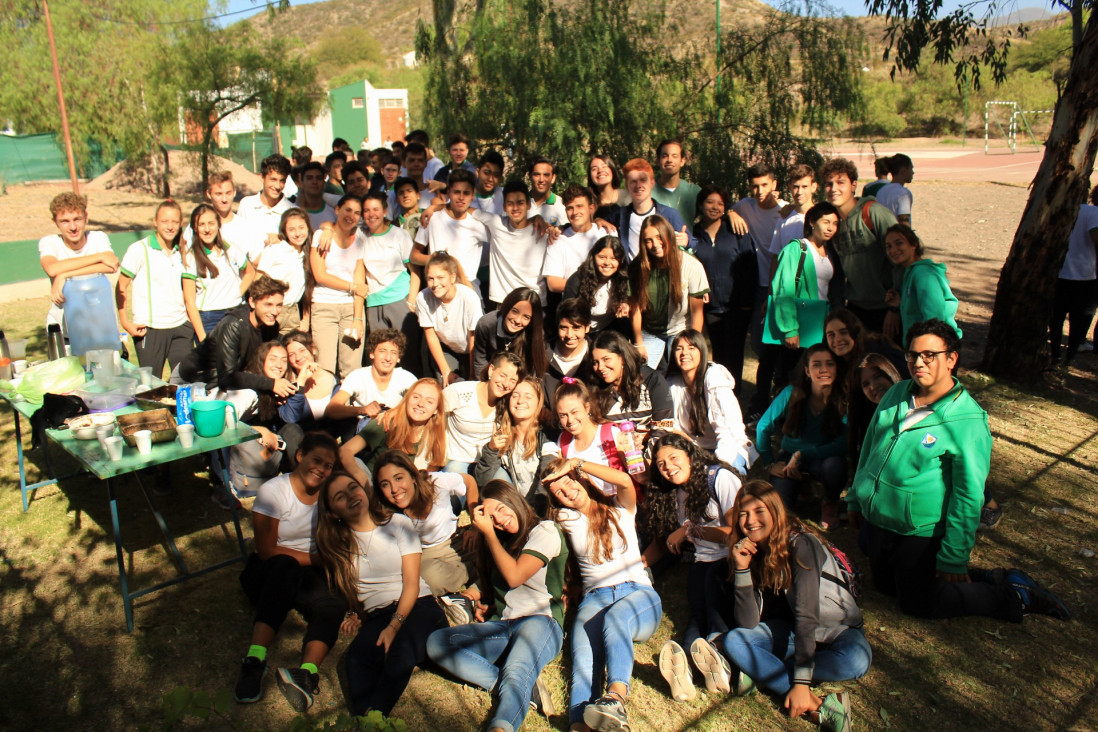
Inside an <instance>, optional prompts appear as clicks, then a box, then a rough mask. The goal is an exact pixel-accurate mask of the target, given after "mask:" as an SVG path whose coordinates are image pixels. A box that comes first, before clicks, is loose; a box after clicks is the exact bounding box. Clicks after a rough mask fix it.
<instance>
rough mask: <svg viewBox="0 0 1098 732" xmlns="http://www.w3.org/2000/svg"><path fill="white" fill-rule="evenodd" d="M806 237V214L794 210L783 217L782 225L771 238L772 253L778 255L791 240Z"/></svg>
mask: <svg viewBox="0 0 1098 732" xmlns="http://www.w3.org/2000/svg"><path fill="white" fill-rule="evenodd" d="M803 238H804V214H803V213H797V212H796V211H794V212H793V213H791V214H789V216H787V217H786V218H784V219H782V223H781V226H779V227H778V229H777V231H775V232H774V238H773V239H771V240H770V254H771V255H772V256H777V255H778V254H780V253H781V251H782V250H783V249H785V248H786V246H788V245H789V242H791V241H797V240H798V239H803Z"/></svg>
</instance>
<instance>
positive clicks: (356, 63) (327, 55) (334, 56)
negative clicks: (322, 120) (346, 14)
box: [310, 26, 385, 87]
mask: <svg viewBox="0 0 1098 732" xmlns="http://www.w3.org/2000/svg"><path fill="white" fill-rule="evenodd" d="M362 30H363V29H362V28H352V27H348V26H344V27H340V28H334V29H332V30H331V31H330V32H328V33H326V34H325V35H324V37H323V38H321V39H320V42H319V43H317V44H316V48H315V49H313V50H312V51H311V52H310V56H311V57H312V58H313V59H314V60H315V61H316V69H317V73H318V74H319V75H320V77H321V78H323V79H329V78H330V79H332V81H331V86H332V87H337V86H342V85H343V84H347V83H349V82H352V81H358V80H360V79H363V78H369V77H368V76H365V75H363V74H362V73H361V72H359V75H358V76H353V77H350V78H347V79H346V81H342V82H338V81H337V79H341V78H344V77H346V76H347V74H348V73H351V72H348V71H344V70H345V69H347V68H348V67H353V68H356V69H357V68H368V69H378V68H380V67H382V66H384V65H385V52H384V51H383V50H382V48H381V44H380V43H378V42H377V40H376V39H375V38H373V37H372V36H369V35H366V34H365V33H363V32H362ZM375 73H376V72H375ZM333 77H334V78H333ZM370 83H371V84H372V83H373V80H371V81H370Z"/></svg>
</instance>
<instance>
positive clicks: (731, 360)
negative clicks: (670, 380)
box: [705, 310, 751, 396]
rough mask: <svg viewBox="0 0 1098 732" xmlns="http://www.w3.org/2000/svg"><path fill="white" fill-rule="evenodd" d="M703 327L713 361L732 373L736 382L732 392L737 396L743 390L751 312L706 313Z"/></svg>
mask: <svg viewBox="0 0 1098 732" xmlns="http://www.w3.org/2000/svg"><path fill="white" fill-rule="evenodd" d="M705 325H706V327H707V328H708V329H709V342H710V343H711V344H712V346H713V353H712V356H713V360H714V361H716V362H717V363H719V364H721V365H722V366H724V367H725V368H727V369H728V370H729V371H730V372H731V373H732V377H733V378H734V379H735V380H736V386H735V387H733V391H735V393H736V395H737V396H739V394H740V391H741V389H742V388H743V386H742V385H743V357H744V350H745V349H746V348H747V334H748V332H750V330H751V311H750V310H729V311H726V312H723V313H706V314H705Z"/></svg>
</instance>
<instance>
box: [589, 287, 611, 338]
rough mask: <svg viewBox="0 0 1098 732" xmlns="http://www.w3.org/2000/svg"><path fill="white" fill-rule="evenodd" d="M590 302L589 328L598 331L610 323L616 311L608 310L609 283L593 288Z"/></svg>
mask: <svg viewBox="0 0 1098 732" xmlns="http://www.w3.org/2000/svg"><path fill="white" fill-rule="evenodd" d="M593 299H594V302H593V303H592V304H591V330H593V331H599V330H602V329H603V328H605V327H606V326H608V325H610V323H611V322H612V321H613V320H614V316H615V315H617V313H612V312H610V283H609V282H607V283H606V284H604V285H599V286H598V287H597V288H595V296H594V298H593Z"/></svg>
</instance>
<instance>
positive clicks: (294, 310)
mask: <svg viewBox="0 0 1098 732" xmlns="http://www.w3.org/2000/svg"><path fill="white" fill-rule="evenodd" d="M300 325H301V309H300V308H299V307H298V303H296V302H295V303H294V304H293V305H284V306H283V307H282V312H280V313H279V314H278V334H279V335H280V336H284V335H286V334H287V333H289V332H290V331H294V330H298V326H300Z"/></svg>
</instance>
